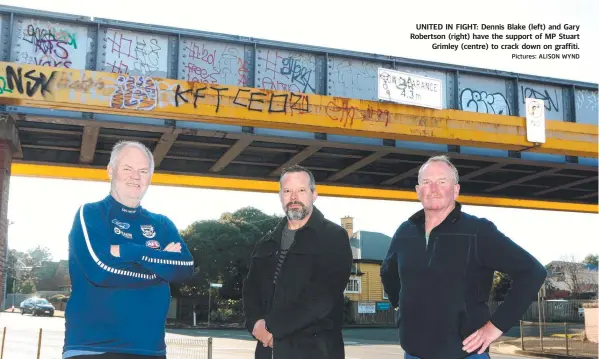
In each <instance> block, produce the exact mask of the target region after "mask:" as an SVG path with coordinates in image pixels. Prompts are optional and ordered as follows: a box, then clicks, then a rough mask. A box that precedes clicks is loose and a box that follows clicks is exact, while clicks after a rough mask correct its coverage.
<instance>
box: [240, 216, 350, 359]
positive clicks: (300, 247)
mask: <svg viewBox="0 0 599 359" xmlns="http://www.w3.org/2000/svg"><path fill="white" fill-rule="evenodd" d="M286 225H287V219H283V220H282V221H281V222H280V223H279V225H278V226H277V227H276V228H275V230H274V231H273V232H272V233H269V234H268V235H266V236H265V238H263V239H261V240H260V241H258V243H256V246H255V247H254V251H253V253H252V257H251V262H250V269H249V273H248V275H247V277H246V279H245V281H244V283H243V290H242V291H243V308H244V313H245V317H246V323H245V324H246V328H247V329H248V331H249V332H250V333H251V332H252V331H253V328H254V325H255V323H256V321H258V320H259V319H265V321H266V326H267V329H268V330H269V331H270V332H271V333H272V334H273V337H274V345H273V347H274V358H275V359H277V358H281V359H293V358H298V359H299V358H310V359H319V358H331V359H335V358H344V357H345V352H344V343H343V338H342V335H341V328H342V324H343V303H344V295H343V291H344V290H345V287H346V286H347V282H348V280H349V276H350V272H351V265H352V252H351V247H350V244H349V237H348V234H347V231H345V230H344V229H343V228H342V227H341V226H339V225H337V224H335V223H333V222H331V221H329V220H327V219H326V218H324V216H323V215H322V213H321V212H320V211H319V210H318V209H316V207H314V208H313V212H312V215H311V216H310V219H309V220H308V222H307V223H306V225H304V226H303V227H302V228H300V229H299V230H298V231H297V232H296V234H295V241H294V242H293V244H292V245H291V247H290V249H289V251H288V252H287V257H286V259H285V262H284V264H283V267H282V270H281V273H280V274H279V278H278V281H277V284H276V286H275V285H274V284H273V278H274V274H275V269H276V264H277V262H278V260H279V251H280V248H281V235H282V231H283V226H286ZM271 354H273V353H271V350H270V348H268V347H266V348H265V347H264V346H263V345H262V344H261V343H257V346H256V358H269V359H271Z"/></svg>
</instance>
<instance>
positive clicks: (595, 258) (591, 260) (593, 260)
mask: <svg viewBox="0 0 599 359" xmlns="http://www.w3.org/2000/svg"><path fill="white" fill-rule="evenodd" d="M582 263H584V264H590V265H594V266H595V267H599V255H597V254H589V255H587V256H586V257H585V258H584V259H583V260H582Z"/></svg>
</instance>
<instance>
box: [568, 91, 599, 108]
mask: <svg viewBox="0 0 599 359" xmlns="http://www.w3.org/2000/svg"><path fill="white" fill-rule="evenodd" d="M574 97H575V102H576V110H577V111H578V110H587V111H592V112H596V111H597V101H598V98H597V91H590V90H576V94H575V96H574Z"/></svg>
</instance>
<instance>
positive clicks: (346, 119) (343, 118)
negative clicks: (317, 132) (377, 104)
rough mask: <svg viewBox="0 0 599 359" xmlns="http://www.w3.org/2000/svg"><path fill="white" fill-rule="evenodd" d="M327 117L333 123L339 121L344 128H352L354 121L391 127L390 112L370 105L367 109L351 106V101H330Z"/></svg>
mask: <svg viewBox="0 0 599 359" xmlns="http://www.w3.org/2000/svg"><path fill="white" fill-rule="evenodd" d="M326 111H327V115H328V116H329V118H330V119H331V120H333V121H339V122H340V123H341V124H342V125H343V127H349V128H351V127H352V126H353V125H354V120H359V121H362V122H375V123H383V124H384V125H385V127H387V126H389V122H390V120H391V114H390V113H389V110H381V109H373V108H372V107H370V105H368V108H367V109H365V110H364V109H361V108H357V107H355V106H350V105H349V101H348V100H346V99H341V103H338V101H337V100H336V101H330V102H329V103H328V104H327V108H326Z"/></svg>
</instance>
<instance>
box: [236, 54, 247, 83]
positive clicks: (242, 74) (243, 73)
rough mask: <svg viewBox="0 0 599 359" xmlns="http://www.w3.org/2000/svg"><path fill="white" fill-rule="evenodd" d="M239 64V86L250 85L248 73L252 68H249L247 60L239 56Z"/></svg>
mask: <svg viewBox="0 0 599 359" xmlns="http://www.w3.org/2000/svg"><path fill="white" fill-rule="evenodd" d="M237 64H238V65H239V70H237V73H238V74H239V81H237V85H238V86H247V85H248V73H249V72H250V70H248V68H247V63H246V62H245V60H242V59H240V58H237Z"/></svg>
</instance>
